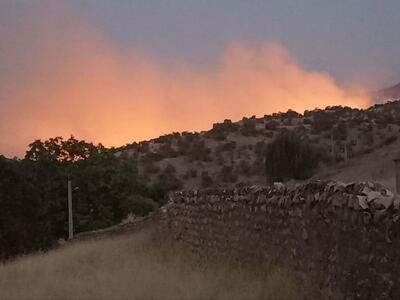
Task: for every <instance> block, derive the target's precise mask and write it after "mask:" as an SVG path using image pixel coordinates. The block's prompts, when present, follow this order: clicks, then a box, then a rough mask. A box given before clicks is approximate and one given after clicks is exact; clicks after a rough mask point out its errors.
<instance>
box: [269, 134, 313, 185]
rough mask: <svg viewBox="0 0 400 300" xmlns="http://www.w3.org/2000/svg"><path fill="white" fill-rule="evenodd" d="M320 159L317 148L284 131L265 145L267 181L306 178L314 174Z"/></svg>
mask: <svg viewBox="0 0 400 300" xmlns="http://www.w3.org/2000/svg"><path fill="white" fill-rule="evenodd" d="M320 160H321V152H320V151H319V149H318V148H316V147H315V146H313V145H312V144H309V143H308V142H307V141H305V140H302V139H301V138H300V137H299V136H298V135H296V133H294V132H292V131H284V132H282V133H281V134H279V135H278V136H277V137H276V138H275V139H274V140H273V141H272V142H271V143H270V144H269V145H268V147H267V151H266V162H265V163H266V169H265V170H266V175H267V181H268V182H269V183H273V182H275V181H285V180H289V179H300V180H302V179H307V178H309V177H311V176H312V175H313V174H314V172H315V170H316V169H317V167H318V165H319V162H320Z"/></svg>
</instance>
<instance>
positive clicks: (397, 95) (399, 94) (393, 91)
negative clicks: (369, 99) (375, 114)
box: [374, 83, 400, 103]
mask: <svg viewBox="0 0 400 300" xmlns="http://www.w3.org/2000/svg"><path fill="white" fill-rule="evenodd" d="M374 98H375V100H376V102H377V103H384V102H387V101H394V100H399V99H400V83H398V84H396V85H394V86H390V87H387V88H384V89H381V90H379V91H377V92H376V93H375V95H374Z"/></svg>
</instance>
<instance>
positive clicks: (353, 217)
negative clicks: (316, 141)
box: [163, 181, 400, 299]
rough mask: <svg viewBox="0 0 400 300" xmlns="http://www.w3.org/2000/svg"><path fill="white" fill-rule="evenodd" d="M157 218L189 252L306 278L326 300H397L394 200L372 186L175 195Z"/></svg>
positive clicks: (399, 235)
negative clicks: (309, 277) (270, 266)
mask: <svg viewBox="0 0 400 300" xmlns="http://www.w3.org/2000/svg"><path fill="white" fill-rule="evenodd" d="M163 211H164V220H165V221H166V223H167V225H168V228H169V229H170V231H171V232H172V233H173V236H174V237H175V238H176V239H179V240H181V241H183V242H184V243H186V244H187V245H189V246H190V247H191V248H192V249H193V250H195V251H204V250H206V251H212V252H216V253H221V254H229V255H230V256H233V257H236V258H238V259H240V260H242V261H244V262H249V263H262V262H268V263H277V264H279V265H282V266H284V267H285V268H288V269H289V270H292V271H293V273H294V274H303V275H304V274H313V276H314V277H315V278H316V283H317V284H318V288H319V289H320V290H321V291H322V294H323V295H324V297H326V298H330V297H332V298H340V299H387V298H392V299H400V277H399V275H400V274H399V273H400V211H399V200H398V199H397V196H394V195H393V193H392V192H390V191H389V190H387V189H385V188H383V187H382V186H380V185H378V184H373V183H370V182H359V183H351V184H343V183H338V182H321V181H316V182H310V183H308V184H304V185H300V186H294V187H287V186H284V185H282V184H277V185H275V186H274V187H269V188H262V187H250V188H243V189H238V190H204V191H185V192H176V193H174V194H171V196H170V201H169V202H168V204H167V205H166V206H165V207H163Z"/></svg>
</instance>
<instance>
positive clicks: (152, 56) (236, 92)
mask: <svg viewBox="0 0 400 300" xmlns="http://www.w3.org/2000/svg"><path fill="white" fill-rule="evenodd" d="M398 28H400V2H399V1H394V0H393V1H392V0H382V1H373V0H351V1H349V0H347V1H344V0H336V1H328V0H327V1H324V0H319V1H316V0H314V1H313V0H301V1H300V0H298V1H288V0H286V1H285V0H279V1H275V0H269V1H260V0H253V1H244V0H242V1H237V0H213V1H211V0H208V1H205V0H196V1H194V0H180V1H178V0H164V1H161V0H159V1H156V0H152V1H148V0H143V1H133V0H131V1H127V0H118V1H108V0H97V1H95V0H81V1H78V0H70V1H56V0H54V1H50V0H43V1H41V0H32V1H24V0H1V1H0V153H1V154H4V155H6V156H9V157H12V156H14V155H17V156H20V157H21V156H23V154H24V151H25V150H26V148H27V145H28V144H29V143H30V142H31V141H33V140H34V139H37V138H41V139H46V138H49V137H53V136H59V135H61V136H64V137H67V136H69V135H70V134H74V135H75V136H76V137H78V138H84V139H87V140H91V141H94V142H102V143H104V144H105V145H107V146H120V145H123V144H126V143H130V142H133V141H140V140H143V139H149V138H154V137H157V136H159V135H161V134H167V133H170V132H172V131H194V130H205V129H208V128H210V127H211V126H212V123H214V122H220V121H223V119H225V118H229V119H233V120H239V119H241V118H242V117H243V116H252V115H257V116H262V115H264V114H267V113H273V112H277V111H286V110H287V109H289V108H292V109H295V110H297V111H299V112H303V111H304V110H305V109H313V108H315V107H322V108H323V107H325V106H327V105H336V104H341V105H350V106H354V107H367V106H368V105H370V104H371V99H370V98H369V97H368V95H367V92H368V91H371V90H375V89H378V88H381V87H384V86H390V85H392V84H395V83H397V82H399V81H400V60H399V59H398V53H400V34H398Z"/></svg>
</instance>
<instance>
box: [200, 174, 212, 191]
mask: <svg viewBox="0 0 400 300" xmlns="http://www.w3.org/2000/svg"><path fill="white" fill-rule="evenodd" d="M213 184H214V182H213V180H212V178H211V176H210V175H209V174H208V172H207V171H203V172H201V186H202V187H203V188H209V187H211V186H212V185H213Z"/></svg>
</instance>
